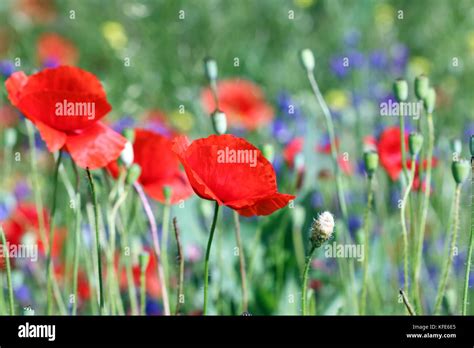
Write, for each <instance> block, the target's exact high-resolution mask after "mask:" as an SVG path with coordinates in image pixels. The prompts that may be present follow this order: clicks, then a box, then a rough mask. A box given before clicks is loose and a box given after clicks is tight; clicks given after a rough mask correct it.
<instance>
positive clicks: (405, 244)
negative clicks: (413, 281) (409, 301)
mask: <svg viewBox="0 0 474 348" xmlns="http://www.w3.org/2000/svg"><path fill="white" fill-rule="evenodd" d="M415 161H416V157H414V158H413V163H412V164H411V170H410V177H409V178H408V186H407V187H406V188H405V192H404V194H403V198H402V205H401V207H400V221H401V223H402V234H403V274H404V278H403V285H404V287H405V291H406V293H408V292H409V291H408V289H409V278H408V229H407V222H406V217H405V215H406V214H405V211H406V206H407V202H408V197H409V195H410V191H411V188H412V186H413V180H414V178H415V168H416V165H415Z"/></svg>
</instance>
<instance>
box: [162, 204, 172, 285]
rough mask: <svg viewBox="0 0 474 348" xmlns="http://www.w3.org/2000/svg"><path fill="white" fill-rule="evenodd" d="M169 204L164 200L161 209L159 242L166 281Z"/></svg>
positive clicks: (167, 273)
mask: <svg viewBox="0 0 474 348" xmlns="http://www.w3.org/2000/svg"><path fill="white" fill-rule="evenodd" d="M170 213H171V204H170V199H169V198H168V199H166V202H165V205H164V208H163V226H162V236H161V238H162V240H161V255H163V257H162V259H163V270H164V272H165V277H166V280H167V281H168V280H169V273H170V271H169V263H168V234H169V225H170Z"/></svg>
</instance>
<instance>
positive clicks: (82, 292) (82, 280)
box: [54, 263, 91, 301]
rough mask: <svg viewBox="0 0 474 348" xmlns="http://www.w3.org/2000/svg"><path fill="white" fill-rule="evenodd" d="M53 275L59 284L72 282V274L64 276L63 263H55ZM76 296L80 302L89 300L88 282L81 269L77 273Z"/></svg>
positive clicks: (64, 268)
mask: <svg viewBox="0 0 474 348" xmlns="http://www.w3.org/2000/svg"><path fill="white" fill-rule="evenodd" d="M54 274H55V275H56V279H57V280H58V282H59V283H60V284H64V282H66V281H69V282H72V278H73V273H69V274H66V267H65V264H64V263H57V264H55V265H54ZM77 296H78V298H79V300H80V301H88V300H90V298H91V288H90V284H89V280H88V279H87V275H86V274H85V273H84V271H83V270H82V269H79V270H78V272H77Z"/></svg>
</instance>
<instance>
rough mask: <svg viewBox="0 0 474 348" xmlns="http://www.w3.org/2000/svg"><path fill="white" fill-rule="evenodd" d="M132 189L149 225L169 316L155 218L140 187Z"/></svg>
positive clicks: (164, 303)
mask: <svg viewBox="0 0 474 348" xmlns="http://www.w3.org/2000/svg"><path fill="white" fill-rule="evenodd" d="M133 187H135V190H136V191H137V193H138V196H139V197H140V201H141V203H142V206H143V209H144V210H145V214H146V216H147V219H148V223H149V224H150V231H151V236H152V239H153V248H154V249H155V256H156V265H157V267H156V268H157V273H158V279H159V280H160V284H161V294H162V297H163V309H164V314H165V315H170V303H169V298H168V289H167V287H166V284H167V282H166V277H165V272H164V270H163V265H162V263H161V249H160V240H159V239H158V228H157V226H156V220H155V216H154V215H153V210H152V209H151V206H150V203H149V202H148V199H147V198H146V195H145V192H144V191H143V188H142V187H141V185H140V184H139V183H137V182H135V183H134V184H133Z"/></svg>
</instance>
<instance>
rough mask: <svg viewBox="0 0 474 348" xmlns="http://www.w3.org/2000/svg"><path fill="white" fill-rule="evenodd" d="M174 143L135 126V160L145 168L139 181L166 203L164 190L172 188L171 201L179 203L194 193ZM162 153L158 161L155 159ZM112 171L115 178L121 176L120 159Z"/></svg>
mask: <svg viewBox="0 0 474 348" xmlns="http://www.w3.org/2000/svg"><path fill="white" fill-rule="evenodd" d="M172 146H173V143H172V141H171V140H170V139H168V138H167V137H165V136H163V135H161V134H157V133H154V132H152V131H148V130H145V129H135V140H134V143H133V152H134V159H133V161H134V163H137V164H139V165H140V167H141V169H142V171H141V174H140V177H139V178H138V182H139V183H140V184H141V185H142V186H143V189H144V190H145V192H146V193H147V194H148V195H149V196H150V197H152V198H153V199H156V200H157V201H159V202H161V203H165V202H166V200H165V197H164V195H163V189H164V187H165V186H168V187H170V188H171V200H170V202H171V204H175V203H178V202H179V201H181V200H184V199H187V198H188V197H189V196H191V195H192V193H193V190H192V189H191V186H190V185H189V181H188V179H187V178H186V175H185V174H184V172H183V171H182V170H181V168H180V164H179V159H178V157H177V156H176V154H175V153H174V152H173V150H172ZM157 154H159V156H160V158H159V160H158V161H155V160H153V159H154V158H155V156H156V155H157ZM108 169H109V171H110V172H111V174H112V175H113V176H114V177H117V175H118V170H119V168H118V165H117V163H116V162H113V163H111V164H109V166H108Z"/></svg>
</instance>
